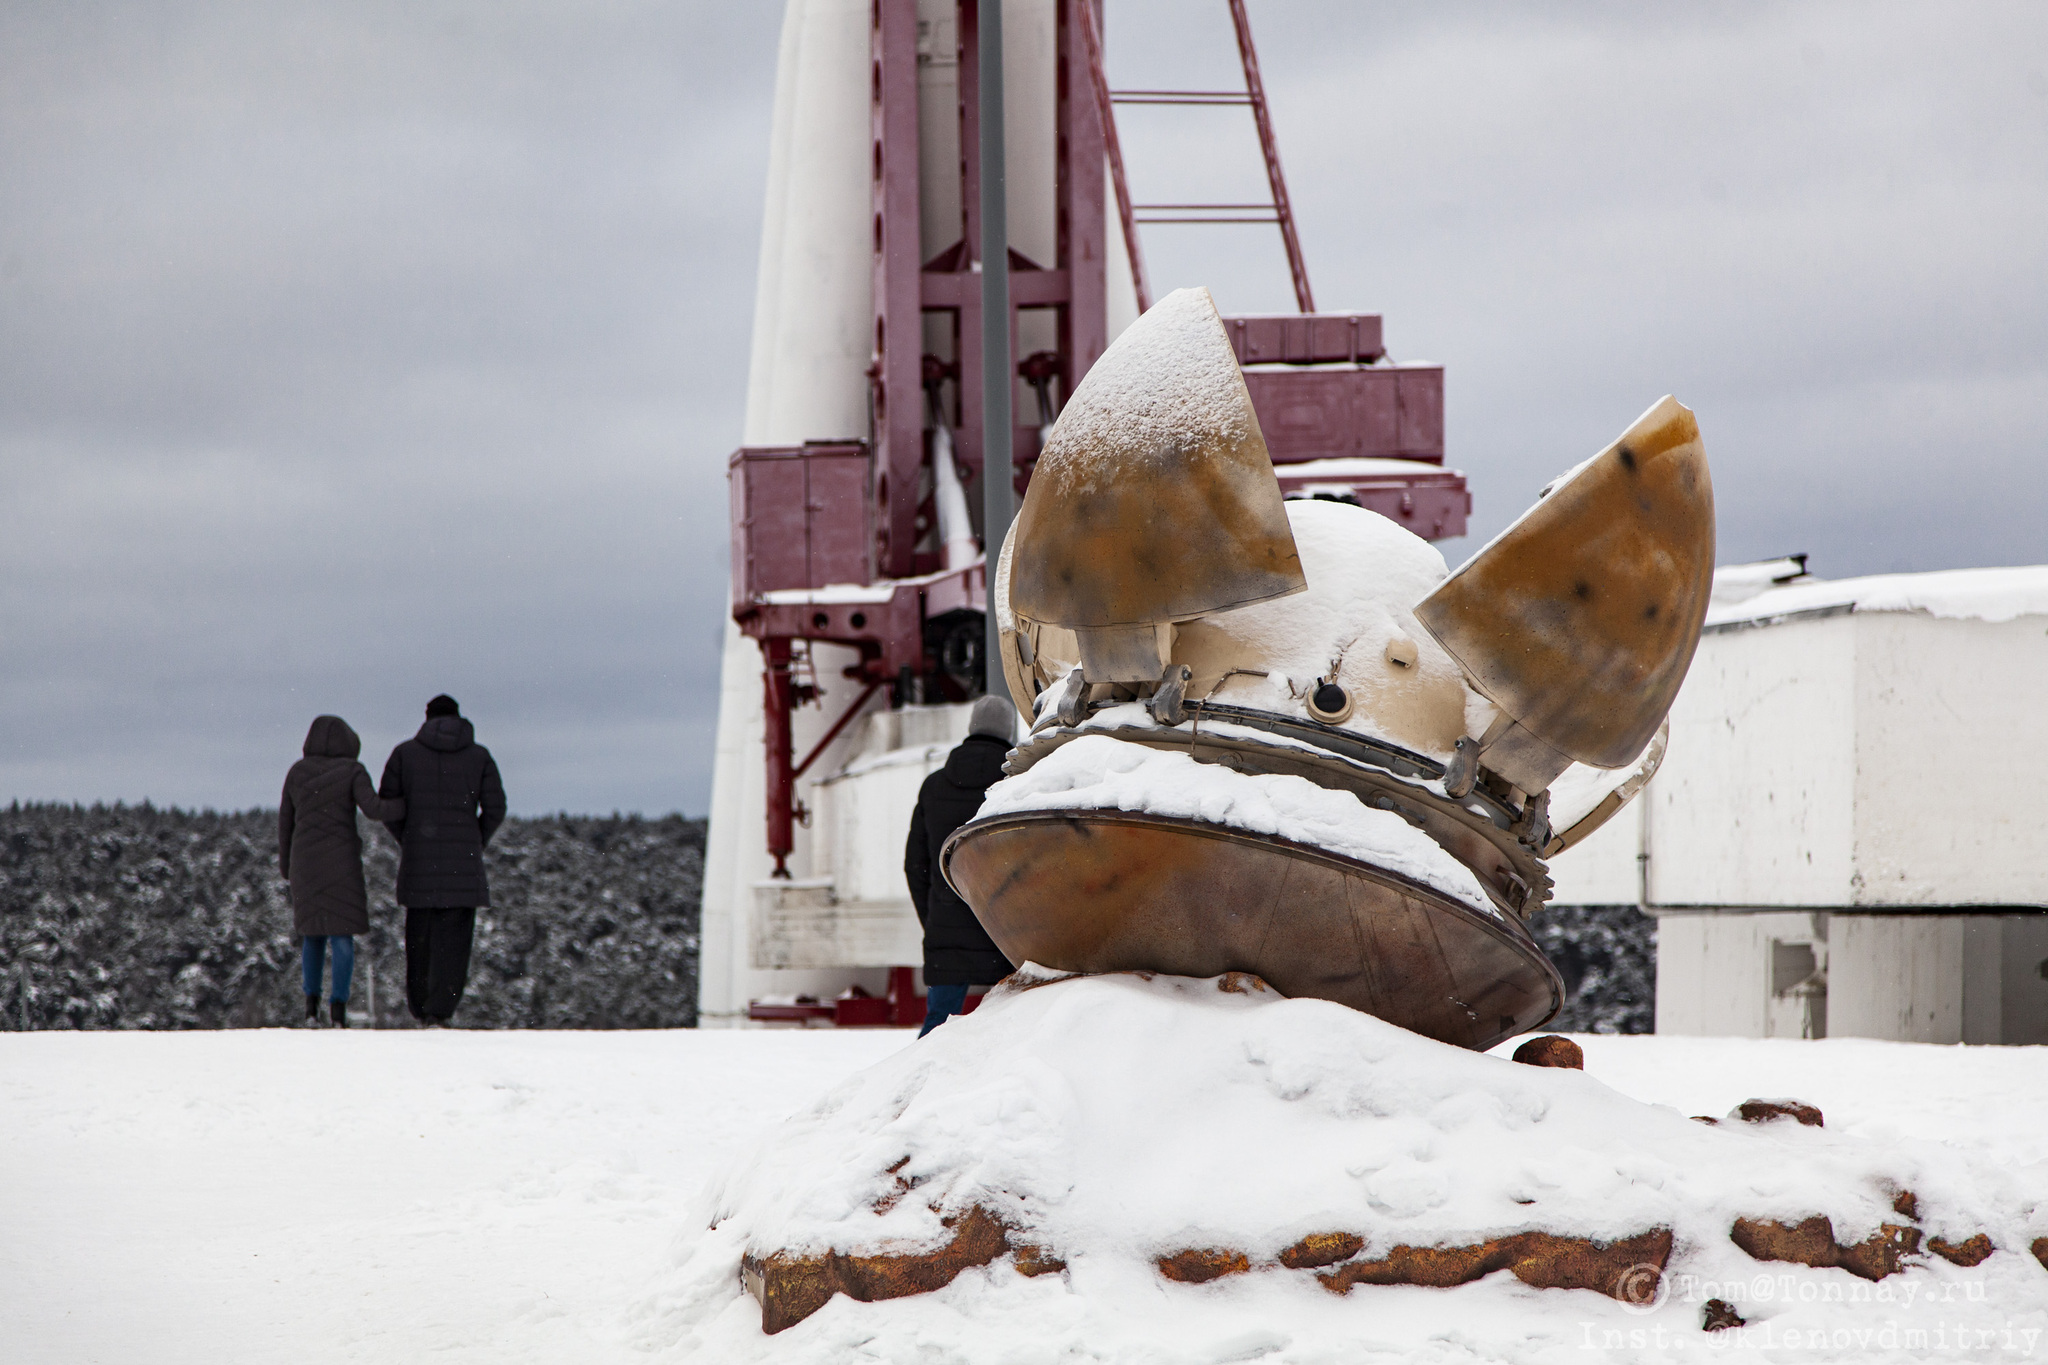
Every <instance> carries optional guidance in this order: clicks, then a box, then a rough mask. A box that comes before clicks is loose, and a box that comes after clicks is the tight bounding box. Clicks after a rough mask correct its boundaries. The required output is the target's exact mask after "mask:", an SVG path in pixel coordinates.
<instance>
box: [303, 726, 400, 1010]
mask: <svg viewBox="0 0 2048 1365" xmlns="http://www.w3.org/2000/svg"><path fill="white" fill-rule="evenodd" d="M362 751H363V742H362V740H360V739H358V738H356V732H355V731H353V730H351V729H349V728H348V722H347V721H345V720H343V719H342V718H341V717H340V716H315V717H314V718H313V726H312V728H311V729H309V730H308V731H306V744H305V750H304V752H305V755H306V756H305V757H304V758H302V759H300V760H299V761H298V762H296V763H294V764H292V766H291V771H290V772H288V773H286V774H285V777H284V797H283V799H282V800H281V801H279V802H278V807H277V862H278V867H279V870H281V871H282V872H283V873H284V877H285V880H286V881H288V882H290V883H291V891H292V929H293V932H295V933H297V934H298V936H299V939H300V952H299V965H300V969H301V972H302V975H303V977H304V984H305V988H306V1018H307V1019H308V1020H314V1019H317V1018H318V1017H319V1013H320V976H321V972H322V970H323V969H324V968H325V967H326V965H327V958H328V956H329V954H330V953H331V954H332V956H333V958H334V974H333V983H334V988H333V990H332V992H331V993H330V997H329V1003H328V1018H329V1019H331V1020H332V1021H333V1022H334V1023H336V1024H338V1025H341V1026H342V1027H344V1028H345V1027H347V1025H348V991H349V980H350V978H351V977H352V976H353V975H354V973H355V965H356V940H355V936H356V935H357V934H367V933H368V932H370V902H369V896H368V895H367V894H366V893H365V892H364V890H363V838H362V835H361V833H360V832H358V830H357V828H356V812H357V811H359V810H360V811H361V812H362V813H363V814H365V815H367V816H369V817H370V818H371V819H372V820H403V819H404V818H405V802H404V801H402V800H391V801H387V800H384V799H383V798H381V797H379V796H378V795H377V792H376V790H375V789H374V788H373V787H371V786H370V774H369V772H368V771H366V770H365V769H364V767H363V765H362V764H360V763H358V762H356V755H357V754H360V753H361V752H362Z"/></svg>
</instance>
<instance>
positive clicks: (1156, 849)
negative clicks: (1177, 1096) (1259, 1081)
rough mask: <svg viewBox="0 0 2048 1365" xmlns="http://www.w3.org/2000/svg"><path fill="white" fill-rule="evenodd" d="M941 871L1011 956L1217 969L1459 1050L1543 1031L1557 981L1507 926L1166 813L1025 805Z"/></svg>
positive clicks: (986, 826)
mask: <svg viewBox="0 0 2048 1365" xmlns="http://www.w3.org/2000/svg"><path fill="white" fill-rule="evenodd" d="M943 866H944V870H945V874H946V876H947V878H948V879H949V880H950V881H951V882H952V884H953V886H954V887H955V888H956V889H957V890H958V891H959V892H960V894H961V896H962V897H963V898H965V900H966V901H967V903H968V904H969V905H971V906H972V907H973V908H974V913H975V914H976V915H977V916H978V917H979V918H980V920H981V922H982V924H983V925H984V926H985V927H986V928H987V929H988V931H989V935H990V936H991V937H992V938H994V939H995V942H996V946H997V947H999V948H1001V949H1002V950H1003V953H1004V955H1005V956H1007V957H1008V958H1009V959H1010V960H1011V961H1012V962H1027V961H1028V962H1036V963H1038V964H1040V965H1041V966H1046V967H1053V968H1057V969H1060V970H1063V971H1077V972H1115V971H1131V970H1150V971H1157V972H1164V973H1168V974H1171V975H1178V976H1194V977H1208V976H1218V975H1221V974H1222V973H1224V972H1228V971H1243V972H1251V973H1254V974H1256V975H1258V976H1260V977H1263V978H1264V979H1265V980H1266V981H1267V983H1268V984H1270V985H1271V986H1272V987H1273V988H1274V989H1275V990H1277V991H1279V992H1280V993H1281V994H1283V995H1287V996H1308V997H1314V998H1318V999H1323V1000H1334V1001H1336V1002H1337V1003H1338V1004H1341V1005H1348V1006H1350V1007H1351V1008H1353V1009H1357V1010H1362V1011H1364V1012H1365V1013H1367V1014H1371V1015H1375V1016H1377V1017H1379V1018H1381V1019H1385V1020H1386V1021H1387V1022H1389V1023H1392V1024H1398V1025H1400V1026H1401V1027H1402V1028H1406V1029H1411V1030H1413V1031H1414V1032H1416V1033H1420V1034H1423V1035H1425V1036H1427V1037H1430V1038H1435V1039H1437V1040H1438V1041H1440V1042H1445V1043H1451V1044H1453V1045H1456V1046H1459V1047H1470V1048H1481V1049H1483V1048H1488V1047H1491V1046H1493V1044H1495V1043H1497V1042H1499V1041H1500V1040H1501V1039H1503V1038H1506V1037H1508V1036H1510V1035H1512V1034H1516V1033H1521V1032H1524V1031H1526V1030H1529V1029H1533V1028H1536V1027H1538V1026H1539V1025H1541V1024H1542V1023H1543V1022H1544V1021H1545V1020H1547V1019H1549V1018H1550V1017H1551V1016H1552V1015H1554V1014H1555V1013H1556V1012H1557V1011H1558V1009H1559V1008H1560V1007H1561V1006H1562V1005H1563V1003H1564V986H1563V982H1562V981H1561V980H1560V978H1559V977H1558V975H1557V970H1556V968H1554V967H1552V966H1551V965H1550V962H1549V960H1548V959H1546V958H1545V957H1544V956H1543V954H1542V952H1541V951H1540V950H1538V949H1537V947H1536V945H1535V943H1534V942H1533V941H1531V940H1530V938H1529V935H1528V932H1527V931H1526V930H1524V929H1523V928H1522V926H1521V925H1520V924H1519V923H1518V922H1516V921H1515V920H1514V919H1513V918H1512V917H1509V916H1502V917H1498V918H1496V917H1494V916H1489V915H1484V914H1481V913H1479V912H1478V911H1475V910H1473V909H1471V908H1469V907H1467V906H1465V905H1462V904H1460V903H1459V902H1456V901H1453V900H1451V899H1450V898H1448V897H1446V896H1443V895H1442V894H1440V893H1438V892H1436V891H1433V890H1431V889H1430V888H1428V887H1424V886H1421V885H1418V884H1417V883H1414V882H1410V881H1408V880H1406V879H1405V878H1402V877H1398V876H1395V875H1394V874H1392V873H1389V872H1385V871H1383V870H1381V869H1378V868H1374V867H1371V866H1368V865H1367V864H1364V863H1360V862H1357V861H1355V860H1353V859H1350V858H1345V857H1341V856H1339V855H1337V854H1333V853H1328V852H1324V851H1322V850H1319V849H1313V848H1309V847H1306V846H1304V845H1300V844H1293V843H1289V842H1287V841H1285V840H1280V839H1274V838H1268V837H1265V836H1261V835H1255V834H1247V833H1243V832H1241V831H1235V830H1228V829H1224V828H1221V827H1219V826H1215V825H1206V824H1201V823H1198V822H1195V821H1192V820H1181V819H1175V818H1171V817H1165V816H1153V815H1139V814H1132V813H1128V812H1122V811H1074V810H1062V811H1039V812H1029V813H1022V814H1016V815H1006V816H998V817H995V818H992V819H989V820H977V821H974V822H973V823H970V824H968V825H965V826H962V827H961V829H960V830H959V831H958V832H957V833H956V834H955V835H954V836H953V838H952V839H951V840H950V841H948V843H947V845H946V847H945V850H944V855H943Z"/></svg>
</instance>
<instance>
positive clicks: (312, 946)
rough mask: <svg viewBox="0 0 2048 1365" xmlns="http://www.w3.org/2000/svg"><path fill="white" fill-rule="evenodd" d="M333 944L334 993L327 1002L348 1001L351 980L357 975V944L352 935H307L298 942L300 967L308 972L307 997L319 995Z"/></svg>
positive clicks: (306, 975)
mask: <svg viewBox="0 0 2048 1365" xmlns="http://www.w3.org/2000/svg"><path fill="white" fill-rule="evenodd" d="M330 943H331V944H333V945H334V994H333V995H331V996H329V997H328V999H330V1000H343V1001H345V1000H347V999H348V983H349V978H350V977H352V976H354V975H355V974H356V941H355V938H354V937H353V936H352V935H349V934H332V935H328V936H325V937H323V936H321V935H319V934H308V935H306V937H304V938H303V939H300V940H299V966H300V967H301V968H302V969H303V970H304V972H305V977H306V994H307V995H310V996H316V997H317V996H318V995H319V994H320V969H321V968H322V967H324V966H326V965H327V945H328V944H330Z"/></svg>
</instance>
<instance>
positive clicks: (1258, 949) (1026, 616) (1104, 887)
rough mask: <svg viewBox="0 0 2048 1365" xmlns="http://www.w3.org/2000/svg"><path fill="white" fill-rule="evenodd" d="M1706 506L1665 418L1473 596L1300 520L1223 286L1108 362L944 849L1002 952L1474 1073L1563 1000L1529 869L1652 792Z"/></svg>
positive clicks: (1006, 562) (1698, 478)
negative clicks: (1242, 993)
mask: <svg viewBox="0 0 2048 1365" xmlns="http://www.w3.org/2000/svg"><path fill="white" fill-rule="evenodd" d="M1713 545H1714V519H1713V492H1712V486H1711V483H1710V481H1709V478H1708V473H1707V464H1706V458H1705V455H1704V453H1703V451H1702V449H1701V445H1700V439H1699V429H1698V426H1697V425H1696V424H1695V422H1694V420H1693V416H1692V414H1691V412H1689V411H1688V410H1687V409H1685V408H1684V407H1682V406H1681V405H1679V404H1678V403H1677V402H1676V401H1675V400H1673V399H1671V398H1664V399H1661V400H1659V401H1658V402H1657V403H1656V404H1655V405H1654V406H1652V407H1651V408H1650V410H1649V411H1648V412H1646V413H1644V414H1643V416H1642V417H1640V418H1639V419H1637V421H1636V422H1635V423H1634V425H1632V426H1631V427H1629V429H1628V430H1627V431H1626V432H1624V433H1623V434H1622V436H1621V438H1620V439H1619V440H1618V441H1616V442H1615V443H1614V444H1613V445H1612V446H1610V447H1608V448H1607V449H1606V450H1604V451H1602V452H1600V453H1599V454H1598V455H1595V456H1594V457H1593V458H1592V459H1590V460H1587V461H1586V462H1584V463H1583V464H1580V465H1578V466H1577V467H1576V468H1574V469H1572V470H1571V471H1569V472H1568V473H1566V474H1565V475H1563V476H1562V477H1560V478H1559V479H1558V480H1557V481H1556V482H1554V483H1553V484H1552V485H1551V486H1550V487H1549V488H1547V489H1546V490H1545V491H1544V495H1543V497H1542V498H1541V499H1540V500H1539V501H1538V502H1537V504H1536V505H1535V506H1534V507H1532V508H1530V509H1529V511H1527V512H1526V513H1524V514H1523V516H1522V517H1521V518H1520V519H1519V520H1518V521H1517V522H1516V523H1515V524H1514V525H1513V526H1511V527H1509V528H1508V530H1506V531H1505V532H1503V533H1502V534H1501V535H1500V536H1499V537H1498V538H1497V539H1496V540H1494V541H1493V543H1491V544H1490V545H1488V546H1486V548H1484V549H1483V550H1481V551H1480V552H1479V553H1478V554H1477V555H1475V556H1474V557H1473V558H1472V559H1471V560H1470V561H1469V562H1467V563H1466V564H1465V565H1464V566H1463V567H1461V568H1460V569H1458V570H1457V572H1455V573H1451V574H1448V575H1447V574H1446V572H1445V565H1444V561H1443V558H1442V556H1440V555H1439V554H1438V553H1437V551H1436V550H1435V549H1433V548H1432V547H1431V546H1430V545H1429V544H1428V543H1427V542H1426V541H1423V540H1421V539H1420V538H1418V537H1417V536H1415V535H1413V534H1411V533H1410V532H1408V531H1407V530H1405V529H1403V528H1401V527H1400V526H1398V525H1396V524H1395V523H1394V522H1392V521H1390V520H1388V519H1387V518H1385V517H1382V516H1380V515H1378V514H1377V513H1373V512H1369V511H1366V510H1364V509H1362V508H1359V507H1355V506H1351V505H1348V504H1345V503H1338V502H1327V501H1293V502H1283V501H1282V499H1281V494H1280V487H1279V484H1278V481H1277V480H1276V479H1275V477H1274V475H1273V472H1272V465H1271V461H1270V459H1269V458H1268V456H1267V453H1266V446H1265V441H1264V438H1263V436H1262V435H1261V434H1260V430H1259V424H1258V419H1257V417H1256V416H1255V415H1254V413H1253V411H1252V406H1251V402H1250V400H1249V398H1248V396H1247V394H1246V392H1245V386H1244V381H1243V377H1242V375H1241V374H1240V372H1239V370H1238V368H1237V364H1236V361H1235V359H1234V357H1233V355H1232V353H1231V349H1230V344H1229V341H1228V339H1227V338H1226V336H1225V334H1224V331H1223V326H1222V323H1221V321H1220V319H1219V318H1218V317H1217V314H1216V310H1215V306H1214V304H1213V303H1212V302H1211V301H1210V298H1209V295H1208V291H1206V290H1202V289H1184V290H1181V291H1179V292H1177V293H1175V294H1173V295H1171V296H1169V297H1168V298H1166V299H1164V300H1162V301H1161V302H1160V303H1159V304H1158V305H1157V306H1156V307H1154V308H1153V309H1152V310H1151V311H1150V312H1148V313H1147V314H1145V316H1144V317H1143V318H1141V319H1140V320H1139V321H1138V322H1137V323H1136V324H1135V325H1134V326H1132V327H1131V328H1130V329H1129V330H1128V331H1126V332H1125V333H1124V334H1123V335H1122V336H1121V337H1119V338H1118V339H1117V341H1116V342H1115V343H1114V344H1113V345H1112V346H1111V347H1110V348H1109V349H1108V350H1107V351H1106V352H1105V353H1104V354H1103V356H1102V359H1101V360H1100V361H1098V362H1097V363H1096V365H1095V367H1094V368H1093V369H1092V370H1090V371H1089V373H1088V376H1087V378H1086V379H1084V380H1083V381H1082V383H1081V384H1080V385H1079V386H1078V387H1077V388H1076V390H1075V392H1074V395H1073V398H1072V399H1071V401H1070V402H1069V403H1068V404H1067V406H1066V408H1065V410H1064V411H1063V412H1062V414H1061V416H1060V419H1059V421H1058V423H1057V424H1056V425H1055V427H1054V428H1053V431H1052V433H1051V436H1050V438H1049V440H1048V442H1047V444H1046V448H1045V453H1044V455H1043V456H1042V457H1041V459H1040V461H1039V465H1038V473H1037V476H1036V477H1035V478H1034V479H1033V481H1032V483H1031V487H1030V492H1029V493H1028V495H1027V496H1026V499H1025V503H1024V507H1023V510H1022V511H1021V512H1020V514H1019V516H1018V519H1017V523H1016V526H1015V529H1014V530H1013V532H1012V534H1011V536H1010V539H1009V542H1008V543H1007V544H1006V545H1005V546H1004V548H1003V558H1002V562H1001V564H1000V565H999V568H998V582H997V599H998V614H999V618H1000V625H1001V627H1002V641H1003V652H1004V665H1005V673H1006V676H1007V678H1008V681H1009V685H1010V689H1011V693H1012V695H1013V696H1014V698H1015V700H1016V702H1017V704H1018V706H1019V708H1020V709H1021V710H1023V711H1024V712H1025V714H1026V715H1027V717H1029V718H1031V720H1032V724H1031V729H1030V733H1029V734H1028V736H1027V737H1026V738H1025V739H1024V741H1023V742H1022V743H1021V744H1019V745H1018V746H1017V748H1016V750H1015V751H1014V752H1013V753H1012V754H1011V756H1010V761H1009V764H1008V768H1007V771H1008V772H1009V773H1010V774H1011V776H1010V777H1009V778H1008V779H1006V780H1005V781H1004V782H1002V783H1000V784H999V785H997V786H996V787H994V788H993V789H991V791H990V792H989V796H988V800H987V802H986V804H984V806H983V807H982V811H981V814H980V815H979V816H978V817H977V818H976V819H975V820H974V821H973V822H972V823H970V824H968V825H966V826H963V827H962V828H961V829H960V830H959V832H958V833H957V834H955V835H954V837H953V839H952V840H951V841H950V842H949V843H948V844H947V846H946V849H945V852H944V868H945V873H946V876H947V877H948V879H949V880H950V881H951V882H952V884H953V885H954V887H955V888H956V889H958V890H959V892H960V894H961V895H962V896H963V897H965V898H966V900H967V901H968V903H969V904H971V905H972V906H973V907H974V910H975V913H976V914H977V915H979V916H980V917H981V920H982V923H983V924H984V925H986V926H987V928H988V930H989V933H990V934H991V935H992V936H993V937H994V939H995V941H996V943H997V944H998V946H1000V947H1001V948H1002V950H1003V951H1004V953H1005V954H1006V955H1007V956H1008V957H1009V958H1010V960H1011V961H1013V962H1027V961H1029V962H1037V963H1042V964H1044V965H1046V966H1049V967H1055V968H1059V969H1063V970H1069V971H1079V972H1109V971H1122V970H1132V969H1140V970H1153V971H1160V972H1168V973H1172V974H1175V975H1181V976H1192V977H1208V976H1216V975H1219V974H1221V973H1224V972H1229V971H1245V972H1252V973H1255V974H1256V975H1258V976H1260V977H1262V978H1264V979H1265V980H1266V981H1267V982H1269V983H1271V984H1272V985H1273V986H1274V987H1275V988H1276V989H1277V990H1279V991H1281V992H1282V993H1284V994H1286V995H1290V996H1309V997H1320V998H1323V999H1328V1000H1334V1001H1337V1002H1339V1003H1341V1004H1344V1005H1349V1006H1351V1007H1353V1008H1355V1009H1359V1010H1363V1011H1365V1012H1366V1013H1369V1014H1373V1015H1377V1016H1379V1017H1380V1018H1383V1019H1386V1020H1388V1021H1390V1022H1392V1023H1396V1024H1399V1025H1401V1026H1403V1027H1405V1028H1409V1029H1412V1030H1414V1031H1415V1032H1417V1033H1421V1034H1424V1035H1426V1036H1428V1037H1431V1038H1435V1039H1438V1040H1440V1041H1443V1042H1449V1043H1455V1044H1459V1045H1462V1046H1465V1047H1472V1048H1486V1047H1490V1046H1492V1045H1493V1044H1494V1043H1496V1042H1498V1041H1499V1040H1500V1039H1502V1038H1505V1037H1508V1036H1509V1035H1511V1034H1514V1033H1518V1032H1522V1031H1524V1030H1527V1029H1531V1028H1534V1027H1537V1026H1538V1025H1540V1024H1541V1023H1543V1022H1544V1021H1545V1020H1547V1019H1549V1018H1550V1017H1551V1016H1552V1015H1554V1014H1555V1013H1556V1012H1557V1010H1558V1009H1559V1007H1560V1006H1561V1005H1562V1003H1563V986H1562V983H1561V981H1560V979H1559V977H1558V974H1557V972H1556V970H1555V969H1554V968H1553V967H1552V966H1551V964H1550V963H1549V961H1548V960H1547V959H1545V957H1544V956H1543V954H1542V952H1541V951H1540V950H1539V949H1538V948H1537V947H1536V944H1535V942H1534V941H1533V940H1532V938H1531V937H1530V934H1529V932H1528V929H1527V927H1526V921H1527V919H1528V917H1529V916H1530V915H1531V914H1532V913H1533V912H1535V911H1536V910H1537V909H1539V908H1540V907H1541V905H1542V904H1543V902H1544V900H1545V898H1546V897H1547V895H1548V892H1549V886H1550V879H1549V876H1548V873H1547V871H1546V868H1545V862H1544V860H1545V859H1546V858H1547V857H1551V856H1554V855H1555V854H1557V853H1558V852H1560V851H1561V850H1563V849H1564V848H1567V847H1569V846H1570V845H1572V844H1573V843H1576V842H1577V841H1578V840H1580V839H1582V838H1584V837H1585V836H1586V835H1587V834H1589V833H1591V832H1592V831H1593V830H1594V829H1595V828H1597V827H1598V826H1599V825H1600V824H1601V823H1602V822H1604V821H1605V820H1606V819H1607V818H1609V817H1610V816H1611V815H1613V813H1614V812H1615V811H1616V810H1618V809H1619V808H1620V807H1621V806H1622V805H1623V804H1624V803H1625V802H1626V801H1627V800H1629V799H1630V798H1632V797H1633V796H1634V795H1635V793H1636V792H1637V791H1638V790H1639V789H1640V788H1641V786H1642V785H1643V783H1644V782H1645V781H1647V780H1648V778H1649V776H1650V774H1651V773H1652V772H1654V771H1655V768H1656V765H1657V763H1658V761H1659V760H1660V759H1661V757H1662V754H1663V742H1662V725H1663V722H1664V717H1665V713H1666V711H1668V710H1669V708H1670V705H1671V701H1672V698H1673V697H1674V696H1675V695H1676V694H1677V691H1678V685H1679V683H1680V682H1682V681H1683V679H1684V677H1685V672H1686V669H1687V667H1688V665H1689V664H1690V663H1691V660H1692V655H1693V651H1694V648H1695V647H1696V646H1697V644H1698V642H1699V634H1700V625H1701V622H1702V619H1703V618H1704V616H1705V613H1706V607H1707V596H1708V588H1709V584H1710V581H1711V577H1712V573H1713Z"/></svg>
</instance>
